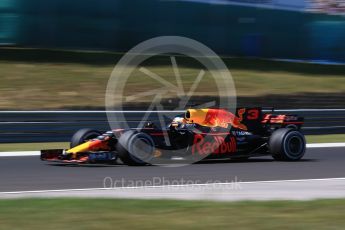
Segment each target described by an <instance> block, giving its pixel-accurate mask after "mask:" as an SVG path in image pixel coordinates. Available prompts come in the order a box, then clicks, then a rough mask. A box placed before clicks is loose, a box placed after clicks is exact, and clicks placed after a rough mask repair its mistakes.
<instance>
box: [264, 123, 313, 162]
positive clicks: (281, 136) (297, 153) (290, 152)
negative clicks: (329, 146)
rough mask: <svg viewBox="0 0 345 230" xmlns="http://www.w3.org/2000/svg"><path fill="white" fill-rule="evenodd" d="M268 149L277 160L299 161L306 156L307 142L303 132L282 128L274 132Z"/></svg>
mask: <svg viewBox="0 0 345 230" xmlns="http://www.w3.org/2000/svg"><path fill="white" fill-rule="evenodd" d="M268 147H269V151H270V153H271V154H272V157H273V158H274V159H275V160H279V161H298V160H300V159H301V158H302V157H303V156H304V154H305V150H306V141H305V138H304V135H303V134H302V133H301V132H299V131H297V130H293V129H287V128H282V129H278V130H276V131H275V132H273V134H272V135H271V137H270V139H269V143H268Z"/></svg>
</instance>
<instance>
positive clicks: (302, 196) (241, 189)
mask: <svg viewBox="0 0 345 230" xmlns="http://www.w3.org/2000/svg"><path fill="white" fill-rule="evenodd" d="M344 186H345V178H324V179H299V180H276V181H249V182H241V181H234V182H228V183H205V184H180V185H158V186H138V187H115V188H85V189H57V190H33V191H12V192H0V199H9V198H10V199H12V198H25V197H40V198H46V197H50V198H51V197H85V198H90V197H93V198H100V197H101V198H132V199H133V198H134V199H180V200H216V201H239V200H312V199H322V198H324V199H325V198H344V197H345V190H344V189H343V188H344Z"/></svg>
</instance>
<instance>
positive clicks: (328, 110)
mask: <svg viewBox="0 0 345 230" xmlns="http://www.w3.org/2000/svg"><path fill="white" fill-rule="evenodd" d="M263 111H264V112H268V111H271V110H269V109H263ZM274 111H275V112H342V111H345V109H275V110H274ZM184 112H186V111H185V110H158V111H146V110H131V111H118V110H116V111H105V110H65V111H63V110H37V111H32V110H30V111H25V110H19V111H15V110H12V111H0V114H6V113H30V114H32V113H184Z"/></svg>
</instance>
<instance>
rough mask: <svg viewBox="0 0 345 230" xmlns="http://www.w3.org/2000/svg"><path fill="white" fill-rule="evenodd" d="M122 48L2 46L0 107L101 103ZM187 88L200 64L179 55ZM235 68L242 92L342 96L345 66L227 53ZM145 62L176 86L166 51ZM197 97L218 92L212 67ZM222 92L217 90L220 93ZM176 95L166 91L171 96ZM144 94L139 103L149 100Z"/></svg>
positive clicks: (136, 87) (137, 77)
mask: <svg viewBox="0 0 345 230" xmlns="http://www.w3.org/2000/svg"><path fill="white" fill-rule="evenodd" d="M122 55H123V54H121V53H110V52H73V51H56V50H36V49H4V48H2V49H0V85H1V90H0V109H8V108H17V109H18V108H20V109H37V108H38V109H55V108H74V107H76V108H81V107H84V108H85V107H103V106H104V96H105V90H106V86H107V82H108V79H109V77H110V75H111V72H112V69H113V68H114V66H115V63H116V62H117V61H118V60H119V59H120V58H121V57H122ZM176 59H177V64H178V67H179V70H180V75H181V76H182V82H183V86H184V88H185V90H186V91H187V92H188V90H189V89H190V88H191V86H192V84H193V82H194V80H195V78H196V76H197V75H198V74H199V72H200V69H201V66H200V64H198V63H197V62H196V61H193V60H192V59H190V58H186V57H177V58H176ZM223 60H224V62H225V63H226V65H227V67H228V68H229V70H230V71H231V73H232V76H233V79H234V82H235V85H236V90H237V95H238V96H239V97H241V96H242V97H247V96H250V97H257V96H263V95H293V94H294V95H295V94H301V93H302V94H303V93H314V94H322V93H324V94H326V95H327V94H328V93H335V94H339V95H342V93H344V92H345V77H344V75H345V66H332V65H329V66H328V65H316V64H303V63H286V62H278V61H268V60H260V59H241V58H227V57H224V58H223ZM143 66H145V67H147V68H148V69H149V70H151V71H152V72H154V73H156V74H158V75H160V76H161V77H162V78H164V79H165V80H167V81H169V82H171V83H173V84H175V85H176V82H174V81H175V77H174V72H173V69H172V65H171V61H170V59H169V57H167V56H159V57H157V58H153V59H149V60H148V61H146V62H145V63H143ZM161 87H162V85H160V84H159V83H158V82H157V81H155V80H152V79H151V78H149V77H148V76H146V75H145V74H143V73H141V72H139V71H134V72H133V74H132V75H131V77H130V78H129V80H128V84H127V86H126V88H125V90H126V92H128V94H133V93H134V92H135V93H140V92H146V91H147V90H148V89H156V88H161ZM195 92H196V93H195V95H194V96H205V95H207V96H215V95H216V92H218V90H217V88H216V85H215V83H214V81H213V79H212V78H211V74H210V72H209V71H206V74H205V78H204V80H203V81H202V82H201V84H200V85H199V86H198V87H197V88H196V91H195ZM217 94H218V93H217ZM172 96H174V97H176V95H173V93H171V95H169V94H167V95H165V97H167V98H171V97H172ZM150 100H152V98H150V97H140V98H138V99H136V102H147V101H150Z"/></svg>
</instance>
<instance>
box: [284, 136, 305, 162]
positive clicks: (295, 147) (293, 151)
mask: <svg viewBox="0 0 345 230" xmlns="http://www.w3.org/2000/svg"><path fill="white" fill-rule="evenodd" d="M287 149H288V153H289V155H292V156H294V157H298V156H300V155H301V154H302V153H303V149H304V148H303V140H302V138H301V137H299V136H292V137H290V138H289V139H288V141H287Z"/></svg>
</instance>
